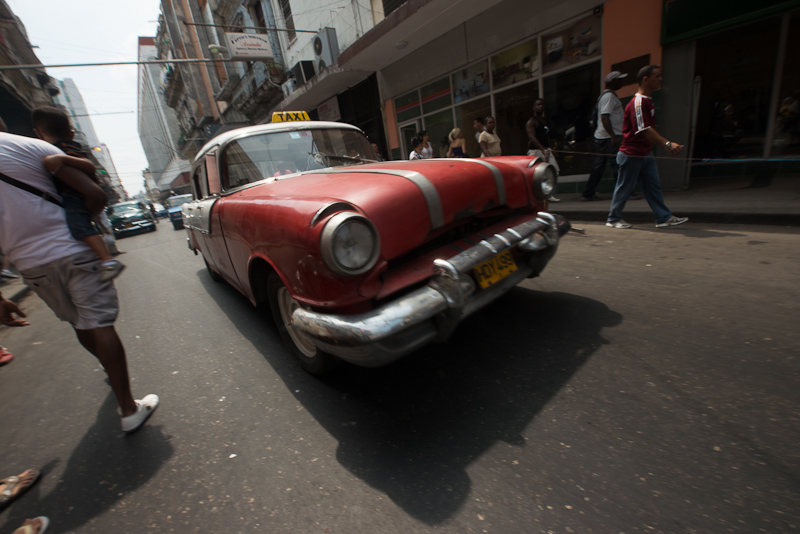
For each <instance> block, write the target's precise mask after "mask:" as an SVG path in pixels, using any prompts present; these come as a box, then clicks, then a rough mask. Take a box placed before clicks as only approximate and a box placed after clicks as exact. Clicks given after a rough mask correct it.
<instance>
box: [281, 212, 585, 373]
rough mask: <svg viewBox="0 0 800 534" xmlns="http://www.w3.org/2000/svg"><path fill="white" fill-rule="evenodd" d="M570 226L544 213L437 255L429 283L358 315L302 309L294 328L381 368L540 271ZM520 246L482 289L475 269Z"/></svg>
mask: <svg viewBox="0 0 800 534" xmlns="http://www.w3.org/2000/svg"><path fill="white" fill-rule="evenodd" d="M569 229H570V224H569V222H568V221H567V220H566V219H564V218H563V217H561V216H559V215H553V214H550V213H546V212H539V213H538V214H537V217H536V218H535V219H531V220H529V221H527V222H524V223H522V224H520V225H517V226H515V227H513V228H508V229H506V230H505V231H503V232H501V233H498V234H495V235H494V236H492V237H491V238H489V239H485V240H483V241H481V242H480V243H479V244H478V245H476V246H474V247H472V248H470V249H468V250H465V251H464V252H461V253H460V254H458V255H456V256H453V257H452V258H450V259H448V260H434V274H433V276H432V277H431V279H430V281H429V282H428V285H427V286H425V287H421V288H419V289H417V290H415V291H412V292H411V293H408V294H407V295H404V296H402V297H400V298H398V299H397V300H395V301H392V302H390V303H388V304H385V305H383V306H381V307H380V308H376V309H374V310H371V311H369V312H366V313H361V314H357V315H333V314H326V313H320V312H315V311H310V310H306V309H302V308H298V309H297V310H295V311H294V313H293V314H292V327H294V328H298V329H300V330H301V331H302V332H304V333H305V334H308V335H309V336H311V338H313V340H314V343H315V344H316V345H317V347H319V348H320V349H321V350H324V351H325V352H329V353H331V354H334V355H336V356H338V357H340V358H342V359H343V360H346V361H349V362H351V363H354V364H356V365H361V366H364V367H380V366H382V365H386V364H388V363H391V362H392V361H394V360H397V359H398V358H401V357H402V356H404V355H406V354H408V353H410V352H412V351H414V350H416V349H418V348H419V347H421V346H423V345H425V344H427V343H429V342H431V341H444V340H445V339H447V338H448V337H449V335H450V334H451V333H452V331H453V330H454V329H455V327H456V326H457V325H458V323H459V322H460V321H461V320H462V319H464V317H467V316H468V315H470V314H472V313H474V312H475V311H477V310H479V309H480V308H482V307H484V306H486V305H487V304H489V303H490V302H492V301H493V300H495V299H497V298H498V297H500V296H501V295H503V294H504V293H506V292H507V291H508V290H509V289H511V288H512V287H514V286H515V285H517V284H518V283H519V282H520V281H522V280H523V279H524V278H530V277H533V276H538V275H539V273H541V271H542V270H543V269H544V267H545V266H546V265H547V262H548V261H550V258H552V257H553V255H554V254H555V251H556V248H557V247H558V240H559V238H560V237H561V236H563V235H564V234H565V233H567V232H568V231H569ZM514 247H516V248H517V249H518V250H519V251H521V252H522V253H523V254H524V261H518V264H517V271H515V272H513V273H511V275H509V276H508V277H506V278H504V279H503V280H501V281H500V282H499V283H498V284H495V285H493V286H491V287H489V288H487V289H482V290H480V291H477V286H476V284H475V281H474V280H473V279H472V277H471V276H470V275H469V273H470V271H471V270H472V269H473V268H475V267H476V266H478V265H480V264H481V263H482V262H484V261H486V260H488V259H490V258H492V257H493V256H495V255H497V254H499V253H501V252H503V251H506V250H509V249H512V248H514Z"/></svg>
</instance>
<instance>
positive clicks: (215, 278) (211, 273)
mask: <svg viewBox="0 0 800 534" xmlns="http://www.w3.org/2000/svg"><path fill="white" fill-rule="evenodd" d="M203 263H205V264H206V271H208V276H210V277H211V280H213V281H214V282H222V277H221V276H220V275H219V274H217V271H215V270H214V269H212V268H211V266H210V265H209V264H208V262H207V261H206V259H205V258H203Z"/></svg>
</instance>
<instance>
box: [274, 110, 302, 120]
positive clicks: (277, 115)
mask: <svg viewBox="0 0 800 534" xmlns="http://www.w3.org/2000/svg"><path fill="white" fill-rule="evenodd" d="M310 120H311V119H310V118H309V117H308V113H306V112H305V111H275V112H273V113H272V122H292V121H310Z"/></svg>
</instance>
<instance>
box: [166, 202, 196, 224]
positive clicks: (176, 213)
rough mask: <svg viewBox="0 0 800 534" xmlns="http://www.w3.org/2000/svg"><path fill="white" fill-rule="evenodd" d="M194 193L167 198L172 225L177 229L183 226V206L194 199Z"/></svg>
mask: <svg viewBox="0 0 800 534" xmlns="http://www.w3.org/2000/svg"><path fill="white" fill-rule="evenodd" d="M192 198H193V197H192V195H190V194H189V195H178V196H175V197H169V198H168V199H167V213H169V220H170V222H171V223H172V227H173V228H175V229H176V230H180V229H181V228H183V213H181V206H183V205H184V204H186V203H187V202H191V201H192Z"/></svg>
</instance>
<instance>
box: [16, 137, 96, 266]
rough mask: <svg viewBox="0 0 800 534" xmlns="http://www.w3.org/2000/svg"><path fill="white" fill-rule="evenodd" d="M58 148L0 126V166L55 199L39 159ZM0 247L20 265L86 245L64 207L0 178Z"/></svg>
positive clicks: (41, 262) (61, 255)
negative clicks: (71, 227)
mask: <svg viewBox="0 0 800 534" xmlns="http://www.w3.org/2000/svg"><path fill="white" fill-rule="evenodd" d="M51 154H63V152H61V150H59V149H58V148H56V147H54V146H53V145H51V144H50V143H47V142H45V141H41V140H39V139H32V138H30V137H22V136H20V135H14V134H9V133H1V132H0V172H2V173H3V174H5V175H6V176H9V177H11V178H14V179H16V180H19V181H20V182H24V183H27V184H29V185H32V186H33V187H35V188H37V189H39V190H41V191H45V192H47V193H50V194H51V195H53V196H54V197H56V198H58V199H59V200H60V199H61V197H60V196H59V194H58V192H57V191H56V187H55V184H54V183H53V179H52V178H51V177H50V173H48V172H47V171H46V170H45V168H44V165H43V164H42V160H43V159H44V157H45V156H49V155H51ZM0 248H2V249H3V253H4V254H8V257H9V259H10V260H11V263H13V264H14V266H16V268H17V269H19V270H21V271H24V270H26V269H31V268H33V267H38V266H40V265H44V264H46V263H50V262H51V261H55V260H58V259H61V258H65V257H67V256H71V255H73V254H78V253H80V252H84V251H87V250H91V249H90V248H89V245H87V244H85V243H83V242H81V241H77V240H76V239H74V238H73V237H72V234H70V231H69V228H68V227H67V219H66V215H65V212H64V208H60V207H59V206H57V205H55V204H53V203H52V202H48V201H47V200H45V199H43V198H40V197H38V196H36V195H33V194H32V193H29V192H27V191H24V190H22V189H20V188H18V187H16V186H13V185H11V184H7V183H5V182H3V181H0Z"/></svg>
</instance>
